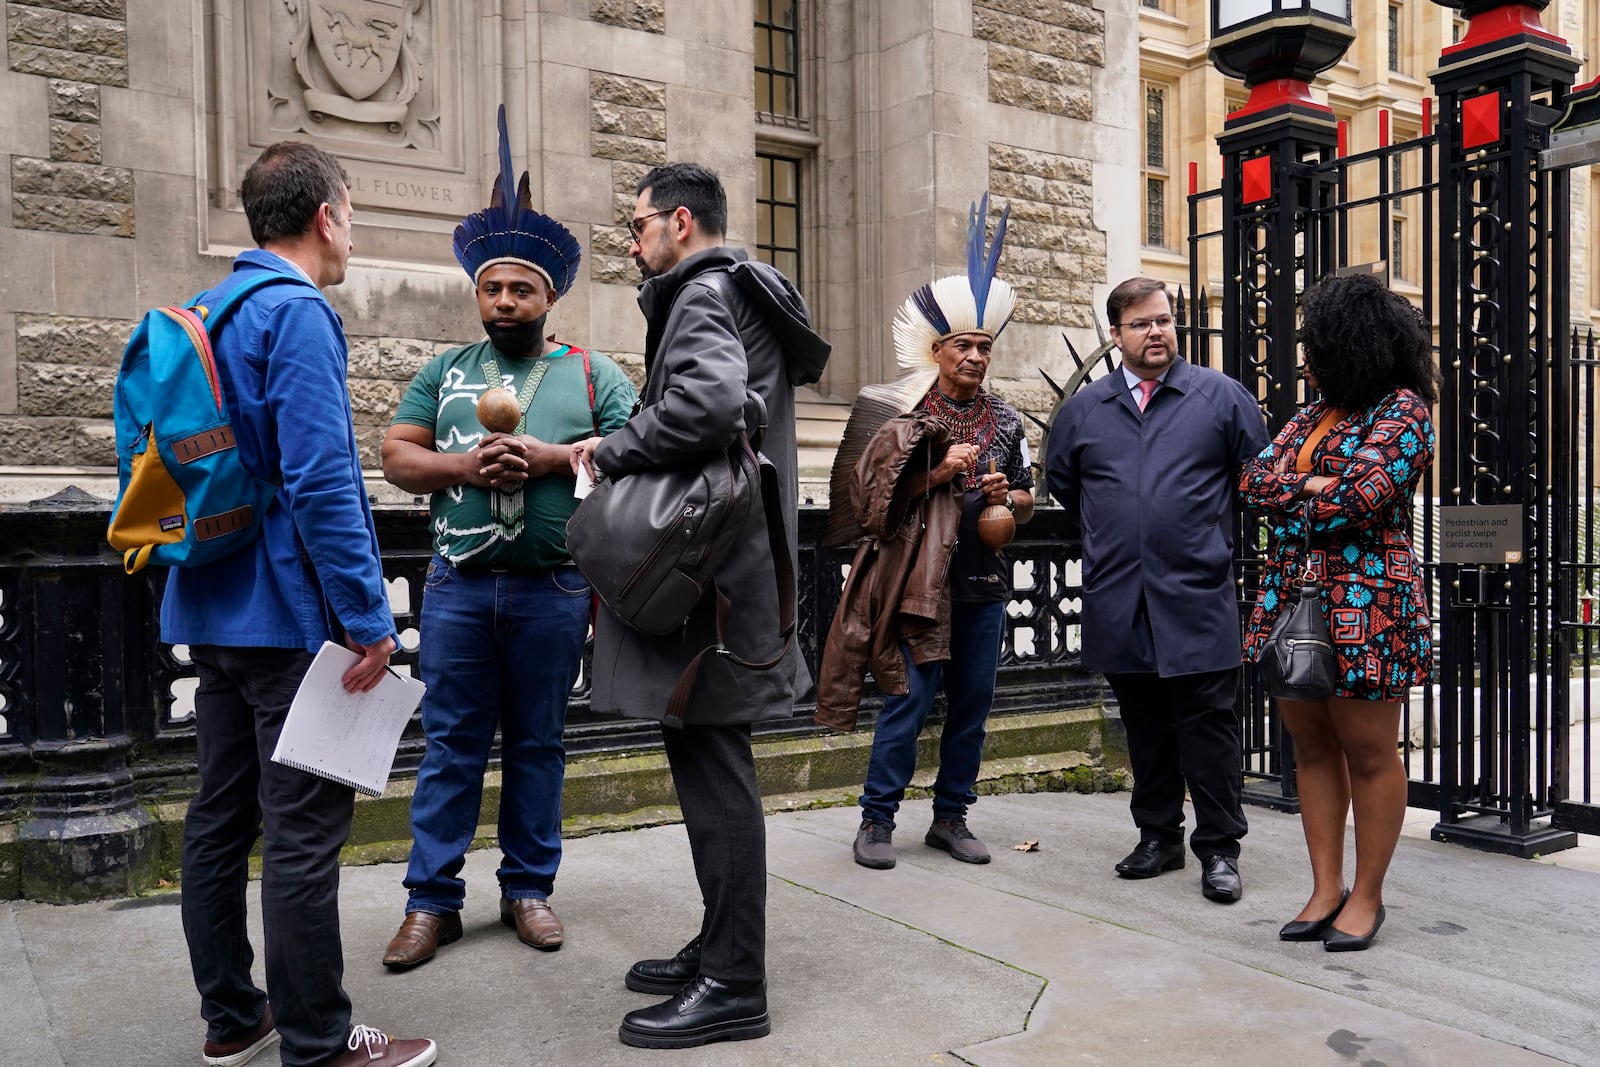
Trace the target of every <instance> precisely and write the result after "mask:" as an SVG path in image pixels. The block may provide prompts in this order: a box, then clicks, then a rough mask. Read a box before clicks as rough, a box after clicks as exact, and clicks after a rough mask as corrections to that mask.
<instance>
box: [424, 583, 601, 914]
mask: <svg viewBox="0 0 1600 1067" xmlns="http://www.w3.org/2000/svg"><path fill="white" fill-rule="evenodd" d="M588 618H589V585H588V583H587V582H586V581H584V578H583V575H582V574H580V573H579V572H578V569H577V568H576V567H573V566H570V565H569V566H564V567H558V568H556V569H555V570H553V571H521V572H514V571H505V572H500V571H489V570H461V569H459V568H456V567H452V566H450V565H449V564H448V563H446V562H445V561H444V560H443V559H441V558H440V557H438V556H435V557H434V558H433V562H432V563H430V564H429V565H428V578H427V582H426V585H425V588H424V591H423V596H422V649H421V655H420V657H419V661H418V665H419V667H420V668H421V674H422V680H423V682H424V683H426V685H427V687H428V692H427V695H426V696H424V697H423V699H422V728H423V732H424V733H426V734H427V738H428V747H427V751H426V753H425V754H424V755H423V758H422V768H421V770H419V771H418V772H417V786H416V793H415V795H414V796H413V797H412V799H411V838H412V844H411V863H410V866H409V867H408V868H407V869H406V877H405V886H406V888H407V889H409V890H411V894H410V898H409V900H408V901H407V903H406V910H407V911H428V912H433V913H435V914H443V913H445V912H452V911H459V910H460V909H461V905H462V903H463V902H464V901H465V899H466V891H467V885H466V883H465V882H463V881H462V880H461V878H460V874H461V867H462V865H463V864H464V863H465V862H466V854H467V847H468V846H469V845H470V844H471V843H472V837H473V834H474V833H475V832H476V830H477V827H478V814H479V808H480V807H481V805H482V802H483V775H484V771H485V770H486V769H487V767H488V764H489V749H490V748H491V747H492V746H493V744H494V735H495V727H496V725H498V726H499V728H500V734H501V741H500V828H499V832H500V851H501V853H502V855H503V857H504V858H503V859H502V861H501V864H500V870H499V872H498V875H499V879H500V893H501V895H502V896H505V897H509V898H511V899H513V900H517V899H522V898H527V897H536V898H539V899H541V900H542V899H545V898H547V897H548V896H549V895H550V892H551V890H552V889H553V888H554V887H555V878H556V868H557V867H559V866H560V865H561V784H562V781H563V780H564V778H565V777H566V766H567V757H566V749H565V748H563V747H562V743H561V733H562V730H563V729H564V728H565V726H566V720H567V698H568V697H569V696H570V695H571V693H572V685H573V682H575V681H576V680H577V677H578V667H579V664H580V662H581V660H582V657H583V639H584V634H585V633H586V631H587V629H588Z"/></svg>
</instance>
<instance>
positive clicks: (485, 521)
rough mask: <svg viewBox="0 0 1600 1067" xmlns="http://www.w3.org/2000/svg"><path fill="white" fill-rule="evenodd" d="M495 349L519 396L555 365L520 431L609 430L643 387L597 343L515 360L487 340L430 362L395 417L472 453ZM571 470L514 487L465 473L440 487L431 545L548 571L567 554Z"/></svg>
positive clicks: (448, 447)
mask: <svg viewBox="0 0 1600 1067" xmlns="http://www.w3.org/2000/svg"><path fill="white" fill-rule="evenodd" d="M486 355H492V356H493V357H494V361H495V363H496V364H497V365H498V366H499V368H500V373H501V375H502V377H503V378H504V381H503V382H499V383H496V384H497V385H499V384H503V385H504V386H505V387H506V388H507V389H510V390H511V392H512V393H513V394H518V395H520V391H521V389H522V388H523V385H524V383H525V382H526V381H527V379H528V376H529V375H530V374H532V373H533V369H534V366H535V365H536V364H537V363H538V362H540V360H543V361H544V362H546V363H547V364H548V368H547V369H546V371H545V373H544V377H543V378H542V379H541V380H540V382H539V387H538V390H537V391H536V392H535V393H534V395H533V399H532V401H530V402H529V404H528V408H527V421H526V425H525V426H524V427H523V430H522V432H523V433H526V434H529V435H531V436H533V437H537V438H538V439H539V440H541V441H545V442H547V443H550V444H570V443H572V442H574V441H581V440H583V439H584V438H585V437H592V436H594V434H595V433H596V427H597V426H598V428H599V430H598V432H599V433H600V434H601V435H602V436H603V435H605V434H608V433H611V432H612V431H614V430H616V429H617V428H618V427H620V426H621V425H622V424H623V423H625V422H627V421H628V416H629V415H631V414H632V413H633V405H634V401H635V400H636V399H637V394H636V393H635V391H634V388H633V383H631V382H630V381H629V380H628V377H627V375H625V374H623V372H622V369H621V368H620V367H618V366H617V365H616V364H615V363H613V362H612V361H611V360H610V359H608V358H607V357H605V356H603V355H601V354H599V353H598V352H591V353H589V375H587V376H586V375H585V374H584V368H583V357H584V352H583V350H582V349H580V348H574V347H572V346H570V345H563V344H554V345H552V346H551V347H550V349H549V351H547V352H546V353H545V354H544V355H543V356H542V357H537V358H534V359H518V358H515V357H512V356H508V355H506V354H505V353H503V352H501V351H499V350H498V349H495V348H493V347H492V346H491V345H490V343H489V342H488V341H487V340H485V341H480V342H478V343H477V344H474V345H466V346H464V347H461V348H452V349H450V350H449V351H448V352H443V353H440V354H439V355H437V356H435V357H434V358H433V359H432V360H430V361H429V362H428V364H427V365H426V366H424V367H423V368H422V369H421V370H420V371H418V372H417V376H416V377H415V378H413V379H412V380H411V385H410V387H409V388H407V389H406V394H405V397H404V398H403V399H402V400H401V401H400V407H399V408H398V409H397V410H396V411H395V415H394V422H395V423H396V424H404V425H408V426H421V427H423V428H424V429H426V430H428V431H429V432H430V433H432V434H433V437H434V447H435V448H437V449H438V450H439V451H440V452H469V451H471V450H472V447H473V446H474V445H476V444H477V443H478V441H479V440H481V439H482V438H483V437H485V436H487V431H486V430H484V428H483V426H482V424H481V423H479V422H478V398H479V397H481V396H482V395H483V392H484V390H485V389H487V388H488V385H487V384H486V383H485V380H484V367H483V363H484V357H485V356H486ZM591 379H592V381H593V383H594V408H593V411H592V413H591V409H590V407H589V382H590V380H591ZM572 489H573V480H572V475H570V474H567V473H558V474H546V475H541V476H539V477H536V478H530V479H529V480H528V481H527V482H525V483H523V488H522V489H520V490H516V491H513V492H510V493H507V492H502V491H501V490H498V489H481V488H479V487H477V486H475V485H469V484H468V483H466V482H462V483H460V484H458V485H453V486H450V487H449V488H448V489H441V490H439V491H438V492H436V493H434V494H433V504H432V513H433V517H432V521H433V548H434V551H436V552H438V553H439V555H441V556H443V557H444V558H445V559H447V560H449V561H450V562H451V563H455V564H459V565H463V566H469V567H470V566H489V565H493V566H498V567H510V568H512V569H515V570H548V569H550V568H551V567H556V566H560V565H561V564H563V563H565V562H567V561H568V560H569V559H570V558H571V557H570V556H569V555H568V554H567V520H568V519H569V518H571V517H572V512H573V509H575V508H576V507H577V506H578V501H577V499H576V498H575V497H574V496H573V495H572Z"/></svg>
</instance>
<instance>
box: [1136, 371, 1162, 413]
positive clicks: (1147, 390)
mask: <svg viewBox="0 0 1600 1067" xmlns="http://www.w3.org/2000/svg"><path fill="white" fill-rule="evenodd" d="M1160 385H1161V383H1160V382H1158V381H1156V380H1155V379H1154V378H1140V379H1139V410H1140V411H1143V410H1144V409H1145V408H1147V407H1149V406H1150V396H1151V394H1152V393H1154V392H1155V391H1156V389H1157V388H1158V387H1159V386H1160Z"/></svg>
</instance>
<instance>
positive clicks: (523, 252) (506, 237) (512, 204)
mask: <svg viewBox="0 0 1600 1067" xmlns="http://www.w3.org/2000/svg"><path fill="white" fill-rule="evenodd" d="M514 173H515V172H514V171H512V169H511V140H510V138H509V137H508V136H507V135H506V106H505V105H504V104H501V105H500V176H499V177H498V178H496V179H495V183H494V190H493V192H492V193H491V194H490V196H489V206H488V207H486V208H484V209H483V210H482V211H476V212H473V213H472V214H471V215H468V216H467V217H466V218H464V219H462V220H461V225H459V226H457V227H456V236H455V253H456V261H457V262H459V263H460V264H461V266H462V269H464V270H465V271H466V272H467V274H468V275H469V276H471V278H472V283H473V284H474V285H476V284H477V283H478V276H479V275H481V274H482V273H483V272H484V269H485V268H487V267H491V266H493V265H494V264H496V263H515V264H518V265H519V266H523V267H527V268H528V269H529V270H532V271H535V272H537V273H538V274H540V275H543V277H544V280H545V281H547V282H549V283H550V287H551V288H552V289H554V290H555V291H556V295H557V296H565V295H566V292H567V290H568V289H571V288H572V283H573V282H574V281H576V280H577V277H578V262H579V260H580V259H582V256H583V252H582V250H581V249H580V248H579V246H578V239H577V238H576V237H573V236H572V234H571V233H570V232H569V231H568V230H567V228H566V227H565V226H563V225H561V223H559V222H557V221H556V220H555V219H552V218H551V217H550V216H548V215H542V214H540V213H539V212H537V211H535V210H534V209H533V197H532V195H531V194H530V193H529V192H528V172H527V171H523V172H522V182H521V184H520V185H519V184H518V183H517V181H516V178H515V176H514Z"/></svg>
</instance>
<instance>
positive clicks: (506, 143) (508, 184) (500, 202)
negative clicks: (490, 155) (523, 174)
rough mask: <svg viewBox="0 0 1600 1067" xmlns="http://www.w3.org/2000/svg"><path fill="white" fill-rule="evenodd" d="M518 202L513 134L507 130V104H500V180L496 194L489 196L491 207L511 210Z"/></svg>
mask: <svg viewBox="0 0 1600 1067" xmlns="http://www.w3.org/2000/svg"><path fill="white" fill-rule="evenodd" d="M516 202H517V177H516V171H515V170H513V169H512V167H511V135H510V134H509V133H508V132H507V130H506V106H505V105H504V104H501V105H500V180H499V183H498V184H497V186H496V187H495V191H494V195H493V196H491V197H490V198H489V206H490V207H492V208H493V207H498V208H504V209H505V210H506V211H510V210H511V208H512V205H514V204H515V203H516Z"/></svg>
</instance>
